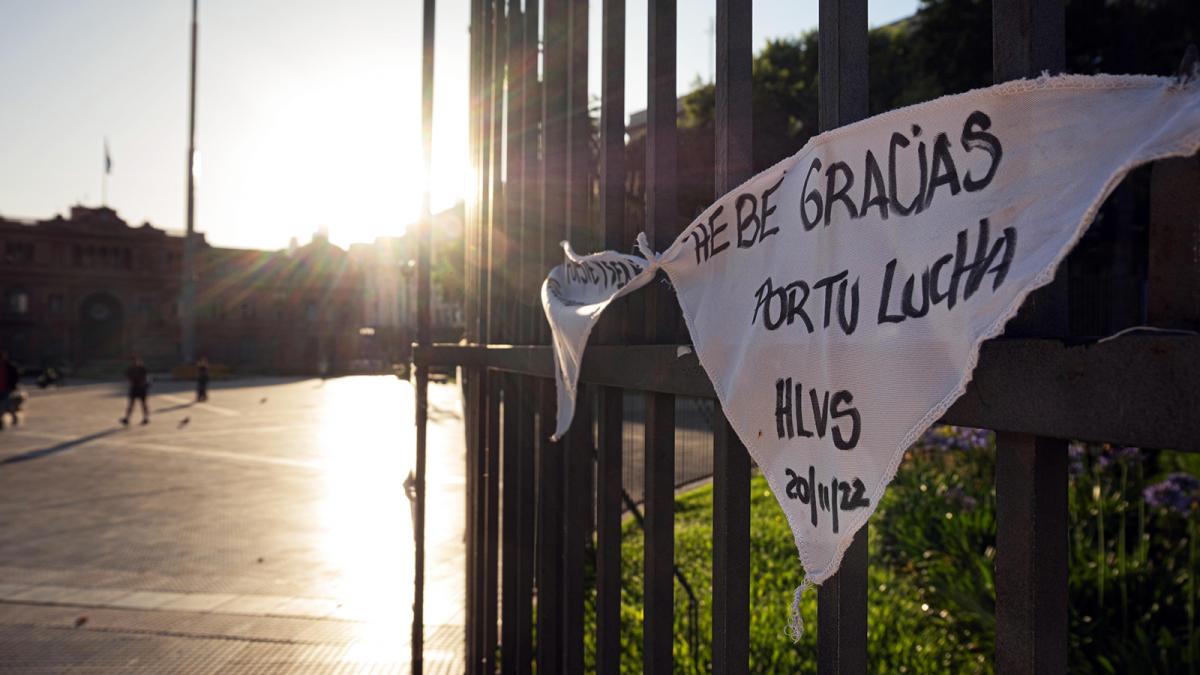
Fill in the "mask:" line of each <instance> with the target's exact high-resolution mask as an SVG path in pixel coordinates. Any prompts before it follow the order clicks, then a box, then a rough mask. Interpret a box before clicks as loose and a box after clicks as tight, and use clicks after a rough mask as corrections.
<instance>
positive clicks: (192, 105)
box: [179, 0, 197, 363]
mask: <svg viewBox="0 0 1200 675" xmlns="http://www.w3.org/2000/svg"><path fill="white" fill-rule="evenodd" d="M196 4H197V0H192V63H191V80H190V83H189V97H188V144H187V230H186V232H185V234H184V238H183V286H182V292H181V294H180V298H179V313H180V319H181V324H182V326H181V327H182V329H183V336H182V337H183V340H182V344H181V354H180V356H181V357H182V358H183V362H184V363H191V362H192V361H194V360H195V351H196V315H195V301H196V271H195V265H196V260H195V256H196V251H195V241H194V240H195V214H196V199H195V182H196V181H195V168H196V32H197V30H196Z"/></svg>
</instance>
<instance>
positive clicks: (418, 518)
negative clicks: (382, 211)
mask: <svg viewBox="0 0 1200 675" xmlns="http://www.w3.org/2000/svg"><path fill="white" fill-rule="evenodd" d="M422 24H423V25H422V36H421V38H422V56H421V160H422V163H423V164H424V169H425V174H424V180H423V182H424V186H423V187H424V190H423V191H422V194H421V228H420V230H419V232H418V235H417V343H418V344H420V345H422V346H425V345H428V344H429V343H430V337H431V336H430V321H429V293H430V286H429V266H430V265H429V262H430V260H429V258H430V249H431V248H432V247H431V240H432V237H433V218H432V216H431V213H430V207H429V190H430V177H429V172H430V169H431V166H432V158H433V36H434V33H433V27H434V0H425V4H424V7H423V16H422ZM416 375H417V391H416V408H417V419H416V422H417V439H416V440H417V448H416V451H417V462H416V463H417V466H416V476H415V478H416V486H415V488H416V502H417V503H416V506H415V508H414V509H413V538H414V540H415V547H414V548H415V557H416V560H415V561H414V562H413V622H412V672H413V674H414V675H420V673H421V672H422V669H423V663H424V659H423V657H424V652H425V454H426V449H427V448H426V445H427V443H428V435H427V434H428V426H429V369H428V367H426V366H421V367H420V368H419V369H418V370H417V374H416Z"/></svg>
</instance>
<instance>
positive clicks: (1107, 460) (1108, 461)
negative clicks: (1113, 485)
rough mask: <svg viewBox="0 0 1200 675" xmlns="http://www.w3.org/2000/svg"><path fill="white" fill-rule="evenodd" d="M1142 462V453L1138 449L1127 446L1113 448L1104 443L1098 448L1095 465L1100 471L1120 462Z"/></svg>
mask: <svg viewBox="0 0 1200 675" xmlns="http://www.w3.org/2000/svg"><path fill="white" fill-rule="evenodd" d="M1140 461H1142V451H1141V450H1139V449H1138V448H1131V447H1128V446H1125V447H1122V448H1114V447H1113V446H1111V445H1109V444H1107V443H1105V444H1104V445H1102V446H1100V452H1099V454H1098V455H1097V457H1096V463H1097V464H1099V465H1100V468H1101V469H1107V468H1108V467H1110V466H1112V465H1113V464H1117V463H1121V462H1140Z"/></svg>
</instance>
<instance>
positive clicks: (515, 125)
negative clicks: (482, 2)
mask: <svg viewBox="0 0 1200 675" xmlns="http://www.w3.org/2000/svg"><path fill="white" fill-rule="evenodd" d="M528 65H529V62H528V56H527V53H526V45H525V17H524V16H523V14H522V12H521V0H508V98H507V116H506V122H507V129H506V132H505V135H506V138H507V142H506V144H505V145H506V154H507V158H506V162H507V167H506V178H505V181H506V185H505V195H506V197H507V199H506V200H505V206H506V207H507V217H506V219H505V220H506V224H507V228H506V231H507V235H508V236H507V242H508V243H509V244H510V246H509V249H508V250H509V252H510V256H509V259H510V260H515V262H516V265H515V267H516V269H515V270H510V272H509V276H510V284H509V286H508V288H509V291H508V293H509V294H510V296H511V297H510V303H509V306H510V308H511V314H510V319H511V321H510V323H509V324H508V328H507V334H506V338H507V339H506V340H505V341H506V342H509V343H517V342H520V341H521V339H522V338H523V327H524V322H523V317H524V313H525V312H526V311H527V302H525V297H524V296H525V293H526V289H525V287H524V286H523V285H522V282H523V280H524V275H525V273H526V270H525V269H524V267H525V264H526V263H527V260H526V259H525V255H524V254H523V252H522V251H521V248H520V247H521V244H522V243H523V242H524V238H525V233H526V232H527V231H528V230H530V229H531V228H530V227H528V224H527V223H526V222H525V221H524V220H523V218H522V209H523V205H524V199H523V197H524V194H525V188H526V183H525V142H526V139H527V137H528V130H527V129H526V127H525V124H526V121H525V97H526V95H527V91H526V88H525V87H526V83H527V81H528V79H527V73H528ZM521 399H522V396H521V388H520V381H519V378H517V377H516V376H513V375H508V376H505V377H504V379H503V401H504V431H503V440H502V443H503V448H502V452H503V455H502V457H503V467H502V469H501V470H502V472H503V476H502V477H501V483H502V491H501V493H500V497H501V499H502V500H503V502H502V514H503V515H502V518H503V524H502V527H503V532H501V537H502V539H501V541H502V546H501V561H500V567H501V573H502V576H501V582H500V599H501V605H500V607H501V619H500V625H501V631H502V632H501V635H500V646H501V649H500V672H501V673H505V674H506V675H508V674H512V673H517V672H520V670H521V668H522V665H521V663H522V661H521V653H520V649H519V647H518V645H519V643H520V637H519V636H520V635H521V631H520V629H519V626H520V625H521V621H522V617H523V616H526V615H527V614H528V611H529V610H528V607H529V597H528V595H527V594H526V595H521V590H522V588H521V581H520V578H521V543H522V542H521V514H520V503H519V502H520V500H521V498H522V493H523V492H525V491H527V490H530V489H532V486H531V485H529V484H528V483H527V481H526V479H525V477H524V476H522V475H521V467H522V464H521V457H520V455H521V453H522V452H525V450H526V446H525V444H524V442H523V439H522V437H521V429H522V426H523V425H522V421H521V419H522V416H523V415H525V414H532V411H530V410H529V409H528V406H525V405H524V403H523V401H522V400H521ZM523 610H524V611H523ZM524 664H525V665H524V668H525V669H528V667H529V661H528V659H526V660H525V661H524Z"/></svg>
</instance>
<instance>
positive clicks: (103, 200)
mask: <svg viewBox="0 0 1200 675" xmlns="http://www.w3.org/2000/svg"><path fill="white" fill-rule="evenodd" d="M111 166H112V160H111V159H110V158H109V153H108V139H107V138H105V139H104V172H103V173H102V174H100V206H103V207H107V206H108V172H109V169H110V167H111Z"/></svg>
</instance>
